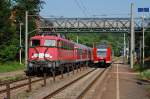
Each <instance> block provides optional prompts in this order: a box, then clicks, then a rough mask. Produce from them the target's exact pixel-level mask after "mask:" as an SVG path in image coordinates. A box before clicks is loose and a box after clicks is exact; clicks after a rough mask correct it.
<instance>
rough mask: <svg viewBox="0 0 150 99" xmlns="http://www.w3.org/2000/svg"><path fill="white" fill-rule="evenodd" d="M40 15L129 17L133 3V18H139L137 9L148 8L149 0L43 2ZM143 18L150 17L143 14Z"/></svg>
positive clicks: (149, 6)
mask: <svg viewBox="0 0 150 99" xmlns="http://www.w3.org/2000/svg"><path fill="white" fill-rule="evenodd" d="M44 1H45V3H46V4H45V5H44V6H43V9H42V10H41V12H40V14H41V16H43V17H129V14H130V8H131V7H130V6H131V2H133V3H134V13H135V17H140V16H141V15H142V13H138V12H137V9H138V8H142V7H148V8H150V0H44ZM144 15H145V17H149V16H150V12H149V13H144Z"/></svg>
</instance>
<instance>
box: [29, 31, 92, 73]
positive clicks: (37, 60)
mask: <svg viewBox="0 0 150 99" xmlns="http://www.w3.org/2000/svg"><path fill="white" fill-rule="evenodd" d="M92 54H93V53H92V48H90V47H87V46H85V45H82V44H77V43H75V42H72V41H70V40H68V39H66V37H65V36H64V35H62V34H55V33H41V34H38V35H36V36H33V37H31V38H30V47H29V53H28V67H27V74H33V73H39V72H42V73H44V72H46V73H49V72H50V71H51V70H52V69H56V70H60V68H61V67H67V66H75V65H78V66H79V65H84V64H85V65H87V64H89V63H90V62H91V60H92V59H93V55H92Z"/></svg>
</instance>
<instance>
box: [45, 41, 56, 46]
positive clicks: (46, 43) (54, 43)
mask: <svg viewBox="0 0 150 99" xmlns="http://www.w3.org/2000/svg"><path fill="white" fill-rule="evenodd" d="M44 46H56V40H45V42H44Z"/></svg>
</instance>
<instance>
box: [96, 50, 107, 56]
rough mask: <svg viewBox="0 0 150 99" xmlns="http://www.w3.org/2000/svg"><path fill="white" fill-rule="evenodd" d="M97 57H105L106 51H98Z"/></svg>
mask: <svg viewBox="0 0 150 99" xmlns="http://www.w3.org/2000/svg"><path fill="white" fill-rule="evenodd" d="M97 56H98V57H106V49H98V50H97Z"/></svg>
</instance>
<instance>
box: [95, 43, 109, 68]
mask: <svg viewBox="0 0 150 99" xmlns="http://www.w3.org/2000/svg"><path fill="white" fill-rule="evenodd" d="M93 57H94V64H96V65H98V66H109V65H111V63H112V51H111V47H109V46H107V45H105V44H104V45H101V44H100V45H98V46H94V48H93Z"/></svg>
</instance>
